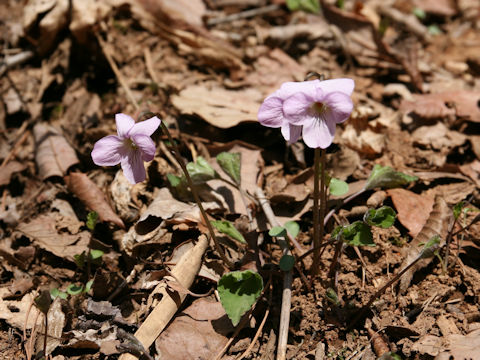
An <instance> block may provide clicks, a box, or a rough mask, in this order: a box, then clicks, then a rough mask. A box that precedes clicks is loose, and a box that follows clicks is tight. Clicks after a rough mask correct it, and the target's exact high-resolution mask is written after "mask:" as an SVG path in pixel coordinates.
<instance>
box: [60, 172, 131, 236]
mask: <svg viewBox="0 0 480 360" xmlns="http://www.w3.org/2000/svg"><path fill="white" fill-rule="evenodd" d="M65 182H66V184H67V187H68V190H69V191H70V192H71V193H73V194H74V195H75V196H76V197H77V198H79V199H80V201H82V203H83V204H84V205H85V206H86V207H87V208H88V209H90V210H93V211H96V212H97V213H98V217H99V218H100V220H101V221H106V222H111V223H112V224H115V225H118V226H119V227H121V228H125V225H124V224H123V221H122V219H120V218H119V217H118V215H117V214H115V213H114V212H113V210H112V208H111V207H110V205H109V204H108V202H107V199H106V198H105V195H104V194H103V192H102V191H101V190H100V189H99V188H98V186H97V185H96V184H95V183H94V182H93V181H92V180H90V179H89V178H88V176H87V175H85V174H83V173H79V172H73V173H71V174H70V175H68V176H65Z"/></svg>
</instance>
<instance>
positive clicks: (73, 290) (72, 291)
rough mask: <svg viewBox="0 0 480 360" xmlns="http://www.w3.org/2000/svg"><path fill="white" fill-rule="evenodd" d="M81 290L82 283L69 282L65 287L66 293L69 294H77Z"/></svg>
mask: <svg viewBox="0 0 480 360" xmlns="http://www.w3.org/2000/svg"><path fill="white" fill-rule="evenodd" d="M82 291H83V285H75V284H70V285H68V287H67V294H70V295H78V294H81V293H82Z"/></svg>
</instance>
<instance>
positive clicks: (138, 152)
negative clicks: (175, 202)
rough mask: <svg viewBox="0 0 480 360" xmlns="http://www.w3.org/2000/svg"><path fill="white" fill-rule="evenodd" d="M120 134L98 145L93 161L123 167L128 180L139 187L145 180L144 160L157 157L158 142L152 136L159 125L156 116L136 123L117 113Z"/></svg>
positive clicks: (102, 140)
mask: <svg viewBox="0 0 480 360" xmlns="http://www.w3.org/2000/svg"><path fill="white" fill-rule="evenodd" d="M115 122H116V124H117V134H118V135H109V136H106V137H104V138H102V139H100V140H98V141H97V142H96V143H95V146H94V147H93V150H92V159H93V162H94V163H95V164H97V165H99V166H114V165H117V164H119V163H120V164H121V165H122V169H123V173H124V175H125V177H126V178H127V179H128V181H129V182H130V183H132V184H136V183H138V182H141V181H143V180H145V177H146V173H145V167H144V165H143V162H144V161H151V160H153V157H154V156H155V143H154V142H153V140H152V139H151V137H150V136H151V135H152V134H153V133H154V132H155V130H157V128H158V126H159V125H160V119H159V118H158V117H156V116H154V117H152V118H151V119H148V120H145V121H140V122H138V123H135V120H133V119H132V118H131V117H130V116H128V115H125V114H116V115H115Z"/></svg>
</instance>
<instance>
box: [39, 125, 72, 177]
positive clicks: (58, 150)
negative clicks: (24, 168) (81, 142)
mask: <svg viewBox="0 0 480 360" xmlns="http://www.w3.org/2000/svg"><path fill="white" fill-rule="evenodd" d="M33 135H34V137H35V145H36V148H37V149H36V150H37V151H36V152H35V162H36V163H37V166H38V172H39V175H40V178H41V179H42V180H45V179H47V178H49V177H52V176H63V175H65V174H67V170H68V169H69V168H70V167H72V166H73V165H76V164H78V162H79V161H78V158H77V154H76V153H75V150H74V149H72V147H71V146H70V145H69V144H68V142H67V140H66V139H65V138H64V137H63V136H62V135H60V134H59V133H58V132H57V130H56V129H55V128H53V127H51V126H49V125H46V124H42V123H40V124H37V125H35V127H34V128H33Z"/></svg>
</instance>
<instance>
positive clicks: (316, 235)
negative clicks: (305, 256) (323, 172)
mask: <svg viewBox="0 0 480 360" xmlns="http://www.w3.org/2000/svg"><path fill="white" fill-rule="evenodd" d="M313 163H314V173H313V247H314V249H315V251H314V252H313V264H312V268H311V270H310V272H311V274H312V275H316V274H318V266H319V263H320V224H319V199H320V191H319V186H318V181H319V178H320V149H319V148H316V149H315V150H314V158H313Z"/></svg>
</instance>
